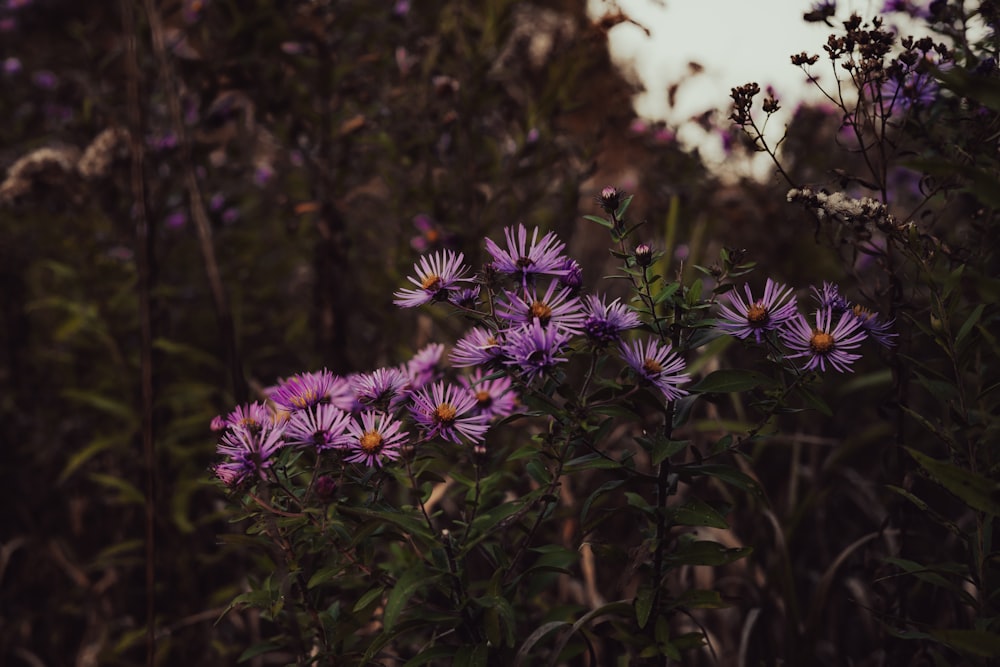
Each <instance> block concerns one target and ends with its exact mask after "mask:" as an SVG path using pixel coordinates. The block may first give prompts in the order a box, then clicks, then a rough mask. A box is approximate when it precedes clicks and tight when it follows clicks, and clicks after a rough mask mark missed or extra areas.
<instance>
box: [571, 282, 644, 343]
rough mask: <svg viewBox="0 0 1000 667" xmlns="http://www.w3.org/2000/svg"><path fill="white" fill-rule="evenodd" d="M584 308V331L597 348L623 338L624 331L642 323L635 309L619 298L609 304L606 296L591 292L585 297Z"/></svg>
mask: <svg viewBox="0 0 1000 667" xmlns="http://www.w3.org/2000/svg"><path fill="white" fill-rule="evenodd" d="M584 310H585V311H586V313H587V319H585V320H584V322H583V332H584V333H585V334H586V335H587V338H588V339H589V340H590V342H591V344H592V345H593V346H594V347H595V348H597V349H603V348H605V347H607V346H608V345H609V344H610V343H614V342H617V341H619V340H621V334H622V332H623V331H625V330H626V329H634V328H635V327H637V326H639V324H641V322H640V321H639V316H638V315H636V313H635V311H633V310H632V309H630V308H629V307H628V306H626V305H624V304H623V303H621V302H620V300H619V299H615V300H614V301H612V302H611V303H610V304H608V303H605V302H604V297H602V296H597V295H596V294H591V295H589V296H587V297H584Z"/></svg>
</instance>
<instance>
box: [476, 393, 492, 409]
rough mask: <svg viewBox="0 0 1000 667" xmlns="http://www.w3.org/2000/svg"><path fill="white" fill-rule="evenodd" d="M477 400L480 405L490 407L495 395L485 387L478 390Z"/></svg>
mask: <svg viewBox="0 0 1000 667" xmlns="http://www.w3.org/2000/svg"><path fill="white" fill-rule="evenodd" d="M476 401H477V402H478V403H479V405H480V407H484V408H488V407H489V406H490V405H491V404H492V403H493V396H492V395H491V394H490V392H488V391H486V390H485V389H480V390H479V391H477V392H476Z"/></svg>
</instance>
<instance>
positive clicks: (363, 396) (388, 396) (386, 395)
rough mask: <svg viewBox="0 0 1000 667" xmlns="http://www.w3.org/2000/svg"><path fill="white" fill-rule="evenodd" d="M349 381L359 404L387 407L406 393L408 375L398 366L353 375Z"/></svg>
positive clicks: (408, 380)
mask: <svg viewBox="0 0 1000 667" xmlns="http://www.w3.org/2000/svg"><path fill="white" fill-rule="evenodd" d="M350 382H351V386H352V387H353V388H354V393H355V396H356V397H357V400H358V403H359V404H360V405H361V406H364V407H367V408H370V407H372V406H377V407H382V408H388V407H389V406H390V405H395V404H396V403H398V402H399V400H401V399H402V398H403V397H404V396H405V395H406V390H407V388H408V387H409V385H410V377H409V376H408V375H407V374H406V373H404V372H403V371H401V370H400V369H398V368H379V369H377V370H374V371H372V372H371V373H363V374H359V375H355V376H353V377H352V378H351V380H350Z"/></svg>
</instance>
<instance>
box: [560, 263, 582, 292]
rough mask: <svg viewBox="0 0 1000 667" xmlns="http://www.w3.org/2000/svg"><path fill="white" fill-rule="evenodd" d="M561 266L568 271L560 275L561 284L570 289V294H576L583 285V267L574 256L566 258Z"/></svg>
mask: <svg viewBox="0 0 1000 667" xmlns="http://www.w3.org/2000/svg"><path fill="white" fill-rule="evenodd" d="M561 268H562V269H563V270H564V271H566V273H565V274H564V275H561V276H559V284H560V285H562V286H563V287H565V288H567V289H569V291H570V294H573V295H574V296H575V295H576V294H577V293H579V291H580V288H581V287H583V268H582V267H581V266H580V264H579V263H578V262H577V261H576V260H575V259H573V258H572V257H566V258H564V259H563V263H562V267H561Z"/></svg>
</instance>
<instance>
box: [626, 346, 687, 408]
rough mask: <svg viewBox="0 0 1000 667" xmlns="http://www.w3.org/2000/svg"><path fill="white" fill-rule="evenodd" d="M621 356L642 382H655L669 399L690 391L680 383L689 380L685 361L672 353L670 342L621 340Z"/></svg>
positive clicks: (671, 399)
mask: <svg viewBox="0 0 1000 667" xmlns="http://www.w3.org/2000/svg"><path fill="white" fill-rule="evenodd" d="M619 349H620V350H621V354H622V359H624V360H625V363H627V364H628V365H629V366H630V367H631V368H632V370H633V371H634V372H635V374H636V377H637V378H638V381H639V383H640V384H652V385H655V386H656V388H657V389H659V390H660V391H661V392H663V396H664V397H665V398H666V399H667V400H668V401H673V400H676V399H678V398H680V397H681V396H684V395H685V394H687V392H686V391H684V390H683V389H680V388H679V387H678V385H680V384H683V383H684V382H687V381H688V379H689V378H688V375H687V373H684V372H683V370H684V360H683V359H681V358H680V356H679V355H678V354H677V353H676V352H673V351H672V349H671V345H670V343H666V344H661V343H660V342H658V341H655V340H648V341H646V342H645V343H644V342H643V341H642V340H636V341H633V342H632V343H625V342H622V343H621V345H620V348H619Z"/></svg>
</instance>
